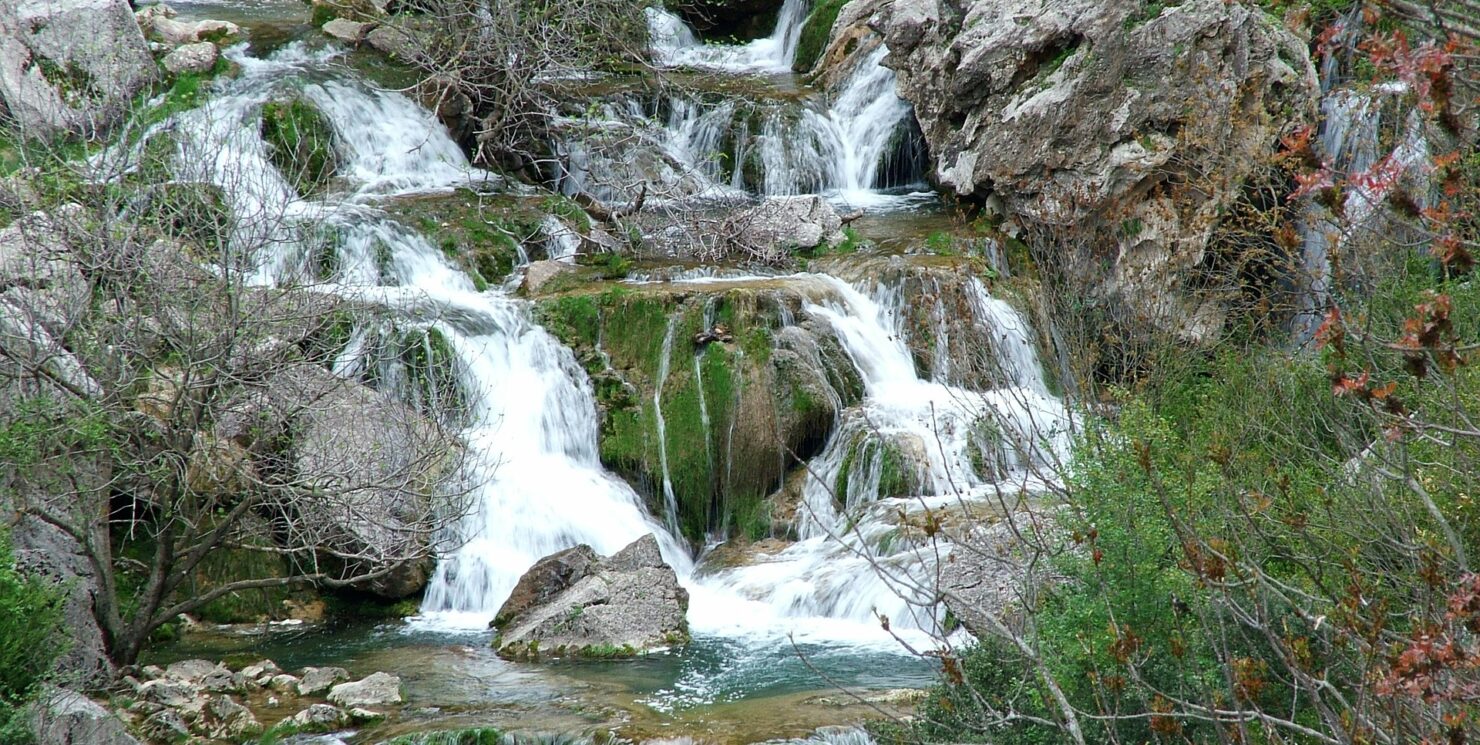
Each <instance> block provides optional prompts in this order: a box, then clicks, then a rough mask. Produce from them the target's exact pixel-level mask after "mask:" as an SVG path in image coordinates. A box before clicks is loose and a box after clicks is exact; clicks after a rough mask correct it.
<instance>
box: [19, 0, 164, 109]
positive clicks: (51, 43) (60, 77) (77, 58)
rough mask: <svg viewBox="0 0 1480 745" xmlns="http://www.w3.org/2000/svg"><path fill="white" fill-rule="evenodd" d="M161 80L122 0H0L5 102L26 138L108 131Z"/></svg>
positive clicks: (142, 38) (142, 36) (126, 4)
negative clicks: (133, 102) (147, 87)
mask: <svg viewBox="0 0 1480 745" xmlns="http://www.w3.org/2000/svg"><path fill="white" fill-rule="evenodd" d="M156 75H157V68H156V67H155V65H154V59H153V58H152V57H150V55H149V47H148V46H147V45H146V44H145V42H144V35H143V34H142V33H140V31H139V27H138V25H137V24H136V23H135V22H134V16H133V14H132V13H131V12H129V6H128V3H126V2H124V0H0V100H3V101H4V103H5V108H6V109H8V110H9V112H10V116H12V117H14V119H15V121H16V123H17V125H18V127H19V129H20V131H21V132H22V133H23V134H26V135H29V136H40V137H49V136H51V135H53V134H56V133H59V132H72V133H76V134H84V135H91V134H92V133H94V132H98V131H100V130H104V129H107V128H108V127H110V126H112V125H113V124H114V123H116V122H117V120H118V118H119V117H120V116H121V115H122V114H123V113H124V111H125V109H126V108H127V106H128V105H129V101H130V99H132V98H133V96H134V94H136V93H138V92H139V91H140V90H141V89H142V88H143V87H144V86H145V85H148V84H149V83H150V82H152V81H153V80H154V79H155V77H156Z"/></svg>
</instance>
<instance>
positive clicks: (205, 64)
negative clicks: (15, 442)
mask: <svg viewBox="0 0 1480 745" xmlns="http://www.w3.org/2000/svg"><path fill="white" fill-rule="evenodd" d="M217 56H218V52H217V50H216V45H215V44H212V43H211V42H209V41H201V42H196V43H194V44H182V45H180V46H179V47H177V48H176V49H175V50H174V51H173V52H170V53H169V54H166V55H165V56H164V59H162V60H160V64H162V65H164V69H166V70H168V71H169V73H170V74H171V75H179V74H181V73H187V72H196V73H199V72H208V71H209V70H210V69H211V68H213V67H215V66H216V58H217Z"/></svg>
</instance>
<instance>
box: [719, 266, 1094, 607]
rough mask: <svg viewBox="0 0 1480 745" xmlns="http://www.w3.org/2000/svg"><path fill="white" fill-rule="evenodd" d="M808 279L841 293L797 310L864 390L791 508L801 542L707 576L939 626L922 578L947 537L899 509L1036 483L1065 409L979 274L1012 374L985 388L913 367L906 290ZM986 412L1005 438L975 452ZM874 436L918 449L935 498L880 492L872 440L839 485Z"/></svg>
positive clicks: (776, 596) (1012, 318)
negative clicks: (826, 333)
mask: <svg viewBox="0 0 1480 745" xmlns="http://www.w3.org/2000/svg"><path fill="white" fill-rule="evenodd" d="M811 278H812V279H813V280H815V281H820V282H823V283H825V284H827V285H829V286H830V288H831V290H832V295H833V297H834V298H836V299H833V300H828V301H826V302H823V303H820V304H809V305H808V306H807V308H806V312H807V313H809V314H811V315H813V316H816V317H818V318H821V319H825V320H826V321H828V322H829V323H830V324H831V325H832V327H833V328H834V329H835V330H836V331H837V333H838V335H839V337H840V339H841V340H842V341H843V344H844V347H845V348H846V349H847V351H848V354H849V355H850V356H851V357H852V359H853V361H854V363H855V365H856V366H857V368H858V370H859V372H860V374H861V375H862V377H863V381H864V385H865V388H866V398H865V400H864V402H863V404H862V405H861V406H860V407H858V409H857V410H854V411H851V412H850V414H849V415H848V416H847V417H845V420H844V422H843V425H842V427H841V428H840V429H839V431H838V432H836V433H835V434H834V435H833V438H832V440H831V441H830V442H829V444H828V446H827V448H826V450H824V452H823V453H822V454H821V455H820V456H818V457H817V458H815V459H814V460H813V461H812V462H811V463H810V464H809V466H808V468H809V470H810V472H811V474H812V477H811V478H809V479H808V480H807V483H806V486H805V487H804V490H803V507H802V509H801V511H800V513H799V516H798V520H799V522H800V524H799V525H798V532H799V533H800V535H801V537H802V540H801V541H799V542H797V543H795V544H793V545H791V546H789V547H787V548H785V549H784V550H782V551H780V552H779V553H777V554H775V555H773V556H769V557H761V558H760V559H759V560H757V561H756V562H755V563H753V564H751V565H749V566H744V567H739V568H734V569H727V570H723V571H720V572H717V573H716V574H714V575H712V576H709V577H706V578H705V584H706V585H708V586H711V587H717V588H722V589H723V590H726V591H728V592H731V593H735V594H738V595H741V596H743V597H746V598H749V599H751V600H752V601H755V602H756V603H758V604H760V605H763V606H764V607H766V609H767V611H768V613H769V614H770V615H771V616H772V617H774V618H777V619H781V618H785V619H788V620H790V619H799V618H809V617H811V618H815V617H825V618H831V619H840V620H847V621H852V622H854V623H855V624H857V627H856V628H859V629H861V628H864V627H866V626H869V625H872V624H874V623H875V620H874V618H875V614H883V615H885V616H887V617H888V618H889V619H890V620H891V625H892V626H893V628H895V629H897V630H898V629H919V630H924V631H938V628H937V626H936V624H937V621H938V618H937V617H936V612H937V608H936V605H935V602H934V596H935V593H934V591H933V589H932V587H931V584H930V582H929V579H928V578H929V576H930V568H931V567H932V566H933V565H934V564H935V562H936V561H938V560H939V559H940V558H941V556H943V555H944V554H945V553H948V552H949V547H946V546H931V545H928V544H925V543H920V542H917V541H914V540H911V539H910V537H909V536H908V535H906V534H904V533H902V531H901V530H900V526H899V524H898V520H897V518H896V513H897V512H898V511H899V510H906V511H909V512H916V511H918V510H919V509H920V508H922V507H925V506H929V507H931V508H932V509H941V508H946V509H949V508H950V507H951V506H952V505H953V504H959V503H965V502H970V501H975V500H979V499H982V498H985V497H988V496H995V495H997V494H998V493H999V491H1000V492H1005V493H1006V494H1007V495H1010V496H1015V495H1016V494H1017V493H1019V492H1022V491H1026V492H1029V493H1032V492H1037V491H1040V490H1041V489H1042V488H1043V485H1044V477H1045V474H1048V473H1052V472H1057V469H1056V468H1054V466H1055V465H1057V464H1058V463H1059V462H1060V459H1062V458H1065V457H1067V453H1068V442H1069V440H1068V438H1069V436H1070V422H1069V420H1068V417H1067V412H1066V411H1065V409H1064V407H1063V405H1062V404H1061V403H1060V402H1058V401H1057V400H1055V399H1053V398H1052V397H1050V396H1049V395H1048V394H1047V393H1046V391H1047V386H1046V384H1045V383H1044V382H1043V380H1042V376H1041V371H1040V368H1039V366H1038V361H1037V359H1036V356H1035V355H1034V354H1033V351H1032V347H1031V346H1030V345H1029V344H1028V340H1027V338H1026V336H1025V331H1026V328H1025V325H1024V324H1023V323H1022V321H1021V319H1020V318H1018V316H1017V314H1016V313H1015V312H1013V311H1012V309H1011V308H1010V307H1009V306H1007V305H1006V304H1005V303H1003V302H1002V301H1000V300H997V299H995V298H992V297H990V296H989V295H988V294H987V292H986V290H985V288H983V287H982V286H981V285H980V284H979V283H973V285H974V289H975V291H976V294H977V296H978V298H977V301H978V302H976V303H974V305H975V306H976V307H977V308H978V309H982V310H985V311H987V312H985V313H982V314H981V315H979V320H980V322H981V323H982V324H983V325H984V326H986V328H985V329H984V331H985V332H986V333H985V334H984V337H985V338H992V339H1000V340H1002V341H999V342H998V343H996V344H995V346H996V347H997V348H996V350H995V352H996V354H997V356H998V358H999V360H1000V362H1001V364H1002V366H1003V368H1004V369H1005V370H1006V371H1010V372H1011V373H1012V375H1013V376H1014V377H1016V378H1018V379H1019V380H1020V381H1021V382H1019V383H1018V384H1016V385H1013V386H1009V387H1004V388H1001V389H998V390H993V391H986V392H974V391H969V390H966V389H963V388H958V387H954V386H950V385H946V384H944V383H941V382H938V381H933V380H924V379H921V378H919V377H918V376H917V375H916V372H915V366H914V361H913V359H912V357H911V355H910V352H909V350H908V348H907V347H906V346H905V343H904V341H903V333H902V330H901V326H902V323H901V318H900V316H899V315H898V312H897V311H898V309H899V308H901V307H902V305H903V298H901V297H900V293H899V291H898V289H897V288H891V287H885V286H880V287H876V288H874V292H873V297H869V296H866V295H864V294H863V293H862V292H860V291H858V290H857V289H856V288H854V287H851V286H849V285H847V284H846V283H844V282H842V281H840V280H837V279H835V278H833V277H829V276H826V275H812V276H811ZM997 324H1003V325H1000V326H999V325H997ZM984 422H985V423H990V425H991V427H992V428H993V429H994V430H996V431H998V432H1000V433H1001V434H1002V438H1001V440H1000V441H996V442H997V447H996V448H994V450H993V452H989V453H979V454H978V455H976V457H975V458H974V457H973V453H972V450H973V448H978V447H981V446H982V441H981V440H980V439H979V438H973V437H972V430H973V428H974V427H977V426H980V425H981V423H984ZM883 441H887V442H890V443H914V444H916V445H918V448H917V449H915V450H914V451H913V452H914V453H915V455H916V456H917V457H918V458H919V459H920V460H922V461H923V463H921V466H922V469H921V473H920V474H918V475H919V477H920V478H921V481H922V486H923V489H922V492H923V495H925V496H929V495H934V496H935V497H936V498H934V499H921V498H918V497H909V498H904V499H887V500H880V498H879V493H878V492H879V487H880V477H881V474H882V471H883V468H884V464H883V462H882V453H883V450H882V448H878V447H875V448H873V450H872V455H871V456H869V455H866V454H864V455H858V456H856V457H855V459H854V461H853V463H852V464H851V468H850V470H849V476H850V478H849V479H848V486H847V490H846V493H844V494H836V495H835V494H834V491H833V487H834V485H835V484H837V483H838V476H839V473H840V471H841V470H842V469H843V467H844V465H845V461H846V459H847V458H848V455H849V450H850V449H851V448H853V447H855V446H856V443H859V442H871V443H878V442H883ZM859 452H860V453H863V452H865V451H859ZM973 460H976V461H978V462H983V461H985V462H989V463H992V464H993V465H995V466H997V467H998V468H997V472H995V473H989V474H981V473H978V472H977V469H976V468H975V467H974V466H973ZM838 501H841V502H842V504H841V505H839V504H838ZM840 507H841V509H840ZM692 622H693V623H694V624H695V627H696V628H703V627H705V624H712V626H711V627H712V628H718V629H722V630H725V631H728V632H729V633H742V632H743V629H740V628H737V627H736V626H735V625H734V622H733V621H730V622H729V623H730V625H728V626H727V625H726V619H723V618H719V619H711V618H699V617H696V618H693V619H692ZM778 622H779V621H778ZM782 623H784V622H782ZM837 628H838V627H837V626H834V629H835V630H836V629H837Z"/></svg>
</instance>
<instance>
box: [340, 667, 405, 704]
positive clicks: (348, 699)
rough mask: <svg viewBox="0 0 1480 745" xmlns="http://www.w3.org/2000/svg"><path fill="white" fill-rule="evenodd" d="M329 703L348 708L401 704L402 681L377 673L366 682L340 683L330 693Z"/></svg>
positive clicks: (368, 677)
mask: <svg viewBox="0 0 1480 745" xmlns="http://www.w3.org/2000/svg"><path fill="white" fill-rule="evenodd" d="M329 703H332V704H335V705H338V706H343V707H346V708H360V707H364V706H384V705H386V704H399V703H401V679H400V678H398V677H396V676H394V675H391V674H390V673H375V674H373V675H370V676H367V677H366V678H365V679H364V680H357V681H355V682H353V683H340V684H339V685H337V686H334V688H333V689H332V690H330V691H329Z"/></svg>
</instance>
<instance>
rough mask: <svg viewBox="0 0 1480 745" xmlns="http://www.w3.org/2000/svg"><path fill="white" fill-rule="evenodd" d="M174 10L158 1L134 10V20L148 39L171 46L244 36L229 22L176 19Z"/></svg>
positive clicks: (238, 28)
mask: <svg viewBox="0 0 1480 745" xmlns="http://www.w3.org/2000/svg"><path fill="white" fill-rule="evenodd" d="M175 15H176V14H175V9H174V8H171V7H169V6H168V5H165V4H163V3H159V4H157V5H150V6H146V7H144V8H140V9H139V10H137V11H135V12H134V21H135V22H136V23H138V24H139V29H140V30H141V31H143V32H144V35H145V36H146V37H149V38H153V39H158V40H160V41H162V42H164V43H165V44H168V45H171V46H179V45H182V44H195V43H198V42H202V41H211V42H219V41H225V40H227V39H231V38H233V37H237V36H240V35H241V32H242V30H241V27H239V26H237V25H236V24H235V23H232V22H230V21H215V20H210V19H206V20H200V21H177V20H174V19H175Z"/></svg>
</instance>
